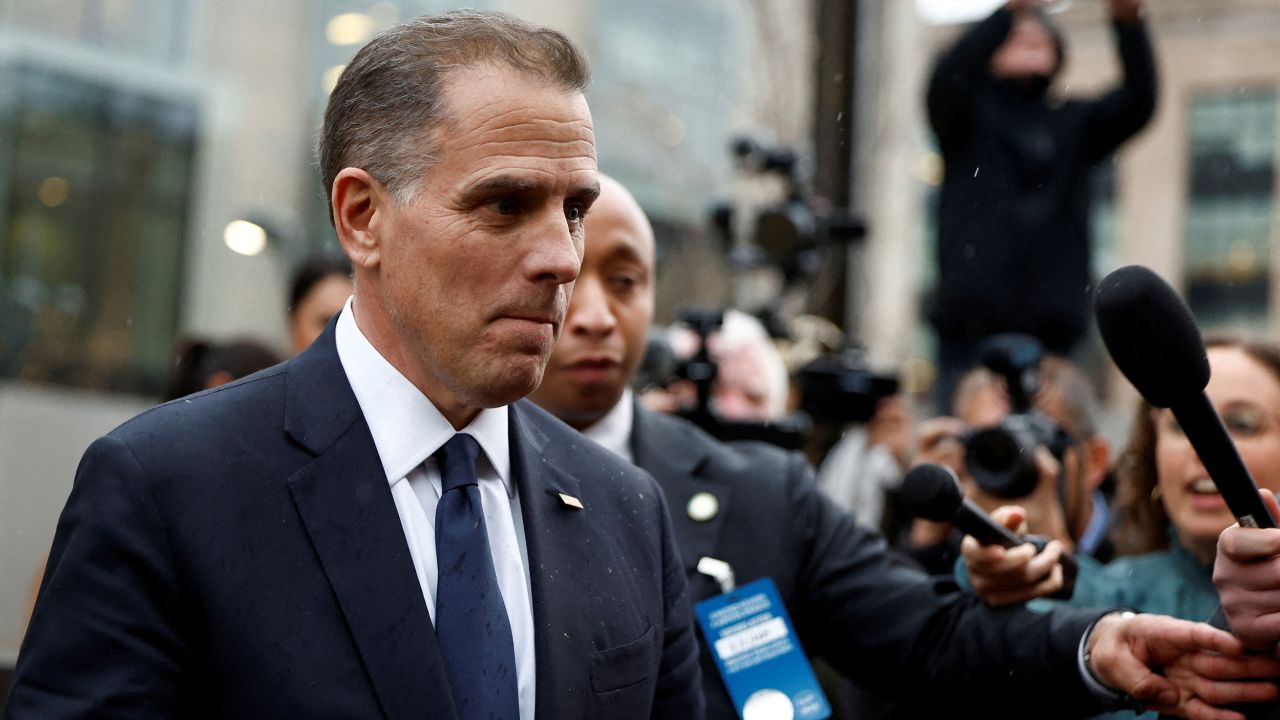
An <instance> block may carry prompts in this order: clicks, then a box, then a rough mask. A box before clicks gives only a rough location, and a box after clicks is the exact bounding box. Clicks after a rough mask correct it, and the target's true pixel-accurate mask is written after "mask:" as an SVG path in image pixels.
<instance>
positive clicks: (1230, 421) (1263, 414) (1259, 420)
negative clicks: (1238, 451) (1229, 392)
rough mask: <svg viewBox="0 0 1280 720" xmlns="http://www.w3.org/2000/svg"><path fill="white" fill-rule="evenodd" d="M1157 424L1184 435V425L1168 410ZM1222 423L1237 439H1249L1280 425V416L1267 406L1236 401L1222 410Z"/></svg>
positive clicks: (1158, 419) (1163, 412)
mask: <svg viewBox="0 0 1280 720" xmlns="http://www.w3.org/2000/svg"><path fill="white" fill-rule="evenodd" d="M1159 412H1160V415H1159V417H1158V418H1157V426H1158V427H1162V428H1164V429H1165V430H1167V431H1168V432H1170V433H1172V434H1175V435H1177V436H1179V437H1181V436H1183V432H1182V426H1181V425H1179V424H1178V420H1177V418H1175V417H1174V416H1173V413H1172V412H1170V411H1168V410H1161V411H1159ZM1221 415H1222V424H1223V425H1224V426H1226V428H1227V432H1228V433H1230V434H1231V437H1233V438H1235V439H1236V440H1247V439H1251V438H1256V437H1258V436H1261V435H1265V434H1266V433H1268V432H1271V431H1273V430H1275V429H1276V428H1277V427H1280V416H1278V415H1277V414H1276V413H1275V412H1272V411H1269V410H1267V409H1266V408H1262V407H1259V406H1257V405H1253V404H1251V403H1246V402H1234V403H1231V404H1229V405H1227V406H1226V407H1225V408H1222V410H1221Z"/></svg>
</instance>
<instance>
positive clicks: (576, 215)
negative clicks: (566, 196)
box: [564, 205, 587, 223]
mask: <svg viewBox="0 0 1280 720" xmlns="http://www.w3.org/2000/svg"><path fill="white" fill-rule="evenodd" d="M586 215H587V211H586V210H584V209H582V206H581V205H567V206H565V209H564V216H565V217H566V218H568V220H569V222H571V223H580V222H582V219H583V218H584V217H586Z"/></svg>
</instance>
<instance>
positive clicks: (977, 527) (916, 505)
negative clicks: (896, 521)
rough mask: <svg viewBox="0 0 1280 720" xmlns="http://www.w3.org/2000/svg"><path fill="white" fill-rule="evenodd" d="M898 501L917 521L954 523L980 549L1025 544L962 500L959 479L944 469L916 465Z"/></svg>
mask: <svg viewBox="0 0 1280 720" xmlns="http://www.w3.org/2000/svg"><path fill="white" fill-rule="evenodd" d="M902 501H903V502H904V503H906V506H907V511H908V512H910V513H911V514H912V515H914V516H916V517H918V518H924V519H925V520H932V521H934V522H949V523H954V524H955V526H956V527H958V528H960V529H961V530H963V531H964V533H965V534H966V535H972V536H973V537H974V539H975V540H977V541H978V542H980V543H982V544H983V545H999V546H1001V547H1007V548H1011V547H1017V546H1019V545H1022V544H1023V543H1025V542H1026V540H1023V539H1022V538H1021V537H1019V536H1018V535H1016V534H1014V533H1013V532H1012V531H1011V530H1009V528H1007V527H1005V526H1003V525H1001V524H1000V523H998V522H996V521H995V520H993V519H992V518H991V516H990V515H988V514H987V513H986V511H985V510H983V509H982V508H980V507H978V506H977V505H976V504H974V502H973V501H972V500H970V499H969V498H967V497H965V496H964V492H963V491H962V490H961V489H960V479H959V478H957V477H956V474H955V471H953V470H952V469H951V468H949V467H947V466H945V465H937V464H934V463H925V464H923V465H917V466H915V467H913V468H911V470H910V471H909V472H908V473H907V476H906V477H904V478H903V479H902Z"/></svg>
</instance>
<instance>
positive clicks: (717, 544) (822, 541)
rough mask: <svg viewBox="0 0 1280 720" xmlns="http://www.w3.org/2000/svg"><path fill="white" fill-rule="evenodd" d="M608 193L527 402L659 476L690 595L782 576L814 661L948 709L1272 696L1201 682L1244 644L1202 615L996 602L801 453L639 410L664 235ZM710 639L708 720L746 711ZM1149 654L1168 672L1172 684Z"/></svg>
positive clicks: (627, 200) (965, 712) (1189, 708)
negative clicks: (821, 486) (656, 242)
mask: <svg viewBox="0 0 1280 720" xmlns="http://www.w3.org/2000/svg"><path fill="white" fill-rule="evenodd" d="M601 190H602V193H601V197H600V199H599V200H598V201H597V203H596V204H595V206H593V209H592V211H591V214H590V215H589V216H588V218H587V241H586V249H585V254H584V256H583V266H582V270H581V273H580V274H579V277H578V281H577V283H576V286H575V289H574V294H573V300H572V302H571V304H570V307H569V315H568V318H567V320H566V326H565V327H566V331H565V333H564V335H563V336H562V337H561V338H560V341H559V343H558V344H557V346H556V349H555V352H554V353H553V354H552V357H551V361H550V363H549V364H548V366H547V371H546V374H545V376H544V378H543V383H542V385H541V386H540V387H539V388H538V390H537V391H536V392H534V394H533V395H531V396H530V397H531V398H532V399H533V400H534V401H535V402H537V403H538V404H540V405H542V406H543V407H545V408H547V409H548V410H550V411H551V412H552V413H554V414H555V415H557V416H559V417H560V418H562V419H564V420H565V421H566V422H568V423H569V424H570V425H573V426H574V427H577V428H579V429H581V430H582V431H583V432H584V433H585V434H586V435H587V436H588V437H590V438H592V439H594V440H596V441H597V442H599V443H600V444H602V445H604V446H605V447H607V448H609V449H610V450H612V451H613V452H614V453H616V454H618V455H620V456H622V457H625V458H627V459H629V460H631V461H633V462H635V463H636V464H638V465H639V466H640V467H641V468H643V469H645V470H647V471H648V472H650V473H652V474H653V476H654V477H655V478H656V479H657V480H658V482H659V484H660V485H661V486H662V489H663V491H664V492H665V493H666V495H667V499H668V502H669V503H670V507H671V510H672V513H673V522H674V524H675V528H676V536H677V541H678V545H679V547H680V556H681V558H682V559H683V560H684V565H685V570H686V572H687V573H688V576H689V580H690V583H691V587H692V588H693V594H694V597H695V598H697V599H705V598H708V597H711V596H713V595H717V594H719V593H720V592H721V588H720V586H719V584H718V583H717V582H715V581H713V580H712V578H711V577H708V576H707V575H706V574H704V572H703V571H705V570H707V569H708V568H711V569H712V572H713V574H716V573H715V569H716V568H717V563H716V561H719V563H720V564H719V566H718V567H719V568H720V570H721V571H723V569H724V564H727V565H728V566H729V568H731V570H732V573H733V575H734V576H735V578H736V580H737V582H738V583H739V584H744V583H747V582H749V581H752V580H755V579H757V578H761V577H771V578H772V579H773V581H774V582H775V584H776V585H777V587H778V591H779V594H780V595H781V599H782V601H783V603H784V604H785V605H786V608H787V610H788V611H789V612H790V614H791V617H792V619H793V620H794V622H795V626H796V632H797V634H798V635H799V639H800V642H801V644H802V645H803V647H804V649H805V650H806V651H807V652H808V653H809V654H811V655H814V656H820V657H822V658H824V659H825V660H827V661H828V662H829V663H831V664H832V665H833V666H834V667H836V668H837V669H839V670H840V671H842V672H843V673H845V674H846V675H847V676H848V677H850V678H851V679H854V680H855V681H857V682H859V683H861V684H864V685H865V686H866V687H868V688H872V689H874V690H876V691H877V692H882V693H884V694H886V695H888V696H891V697H897V698H905V697H912V698H915V699H919V698H921V697H927V698H930V699H932V700H933V701H934V706H935V707H938V708H945V711H946V713H948V714H950V715H952V716H965V717H984V718H985V717H1071V716H1086V715H1091V714H1094V713H1096V712H1098V711H1100V710H1102V709H1104V708H1106V707H1107V706H1108V704H1113V703H1115V702H1117V701H1118V695H1119V693H1116V692H1114V691H1119V692H1120V693H1128V694H1129V695H1132V696H1134V697H1138V698H1141V699H1142V700H1144V701H1146V702H1147V703H1148V704H1149V706H1150V707H1152V708H1159V709H1162V710H1167V711H1172V712H1177V713H1196V712H1207V710H1206V706H1205V703H1204V700H1203V699H1202V698H1201V697H1199V696H1197V694H1196V693H1197V692H1203V693H1211V692H1219V691H1222V692H1232V691H1233V692H1260V693H1264V694H1265V693H1266V692H1269V691H1268V690H1266V689H1259V688H1262V687H1263V686H1257V685H1255V686H1251V687H1249V688H1248V689H1247V690H1241V688H1239V687H1230V688H1227V687H1225V686H1222V685H1217V684H1214V683H1212V682H1210V681H1208V680H1207V679H1204V678H1200V677H1197V676H1198V675H1199V672H1200V671H1199V670H1193V669H1190V668H1192V667H1194V668H1202V667H1203V666H1199V665H1193V663H1194V662H1202V661H1205V660H1206V657H1205V656H1203V655H1200V654H1198V653H1194V652H1193V651H1194V650H1195V649H1196V647H1197V646H1198V645H1201V644H1202V643H1209V644H1213V645H1215V646H1218V647H1230V652H1232V653H1239V652H1241V651H1242V648H1241V647H1239V646H1238V645H1237V644H1235V643H1233V642H1231V641H1229V640H1228V639H1227V638H1226V637H1225V636H1224V635H1222V634H1217V633H1215V632H1213V631H1211V630H1210V629H1209V628H1208V627H1207V626H1204V625H1200V624H1193V623H1184V622H1182V621H1177V620H1173V619H1171V618H1164V617H1159V616H1147V615H1138V616H1136V617H1135V616H1132V614H1124V615H1122V614H1119V613H1110V614H1104V613H1103V612H1102V611H1098V612H1093V611H1084V612H1071V613H1055V614H1052V615H1037V614H1034V613H1030V612H1027V611H1024V610H1011V609H1005V610H992V609H990V608H987V607H986V606H984V605H982V604H981V603H980V602H979V601H977V599H976V598H974V597H972V596H969V595H963V594H961V593H959V592H957V591H956V590H955V589H954V586H951V585H949V584H942V583H935V582H933V581H931V580H930V579H929V578H927V577H926V576H925V575H923V574H922V573H920V572H919V571H918V570H915V569H914V568H912V567H909V566H907V565H906V564H904V563H902V562H899V561H897V560H896V559H895V558H894V557H893V556H892V555H891V554H890V553H889V551H888V550H887V548H886V545H885V543H884V540H883V539H882V538H881V537H880V536H879V535H877V534H875V533H873V532H871V531H869V530H865V529H863V528H861V527H858V526H857V525H855V523H854V520H853V518H852V516H851V515H848V514H846V513H844V512H842V511H841V510H839V509H838V508H836V507H835V506H834V505H833V504H832V503H831V502H830V501H829V500H827V499H826V498H825V496H823V495H822V494H821V493H819V492H818V491H817V489H816V487H815V485H814V482H813V472H812V470H811V469H810V467H809V466H808V464H807V462H805V460H804V459H803V457H801V456H800V455H798V454H794V453H790V454H789V453H784V452H782V451H781V450H778V449H776V448H773V447H769V446H765V445H760V444H752V445H745V444H734V445H732V446H730V445H726V444H723V443H720V442H717V441H716V440H713V439H712V438H711V437H709V436H708V435H706V434H705V433H703V432H702V431H701V430H700V429H698V428H697V427H695V426H693V425H692V424H690V423H687V422H685V421H683V420H680V419H676V418H672V417H668V416H664V415H658V414H655V413H652V412H650V411H648V410H646V409H644V408H643V407H642V406H641V405H639V404H638V403H636V402H635V401H634V400H633V398H632V395H631V392H630V391H629V390H628V389H627V383H628V381H629V380H630V378H631V375H632V374H633V373H634V372H635V370H636V367H637V366H638V365H639V362H640V359H641V356H642V354H643V352H644V344H645V335H646V332H647V330H648V328H649V324H650V321H651V319H652V315H653V282H654V277H653V274H654V246H653V231H652V229H651V227H650V225H649V222H648V220H647V219H646V217H645V215H644V212H643V211H642V210H641V209H640V207H639V205H638V204H637V203H636V201H635V200H634V198H632V197H631V195H630V194H629V193H628V192H627V190H626V189H625V188H623V187H622V186H621V185H620V184H618V183H617V182H616V181H613V180H612V179H610V178H607V177H602V178H601ZM706 558H710V559H711V560H712V562H711V563H707V562H705V559H706ZM1089 628H1092V630H1091V632H1089V635H1088V636H1087V638H1086V640H1085V641H1082V637H1084V636H1085V633H1086V631H1087V630H1089ZM701 644H702V671H703V678H702V681H703V687H704V689H705V692H706V697H707V713H708V717H710V718H723V719H726V720H728V719H729V718H735V717H736V716H737V714H736V711H735V708H734V706H733V703H732V701H731V700H730V698H729V696H728V693H727V691H726V689H725V686H724V684H723V683H722V681H721V679H720V677H719V674H718V670H717V669H716V667H715V665H714V661H713V660H712V657H711V654H710V652H709V650H708V648H707V647H706V643H705V642H704V643H701ZM1192 658H1195V660H1194V661H1193V660H1192ZM1212 662H1215V663H1216V662H1222V663H1226V664H1228V665H1229V664H1230V663H1232V662H1235V661H1234V660H1232V659H1229V658H1225V657H1219V658H1213V659H1212ZM1148 664H1151V665H1152V666H1159V667H1163V668H1164V670H1165V675H1166V677H1161V676H1159V675H1156V674H1153V673H1152V672H1151V671H1150V670H1149V669H1148V667H1147V665H1148ZM1272 667H1275V668H1277V669H1280V666H1277V665H1275V663H1273V662H1271V661H1267V660H1260V659H1257V660H1248V661H1241V662H1240V663H1239V664H1238V665H1234V666H1231V667H1226V666H1225V665H1223V666H1220V667H1219V668H1218V669H1219V670H1221V671H1222V672H1221V673H1219V675H1220V676H1226V675H1228V674H1230V673H1231V672H1237V673H1239V674H1238V675H1237V677H1248V676H1250V675H1249V673H1250V672H1257V671H1259V670H1263V671H1266V670H1267V669H1269V668H1272ZM1171 669H1173V670H1172V672H1171V671H1170V670H1171ZM1175 684H1176V687H1175ZM1212 699H1214V700H1216V701H1219V702H1221V701H1222V700H1223V699H1224V696H1213V698H1212ZM930 716H931V717H932V716H934V715H930ZM1199 716H1200V717H1211V716H1210V715H1206V714H1202V715H1199Z"/></svg>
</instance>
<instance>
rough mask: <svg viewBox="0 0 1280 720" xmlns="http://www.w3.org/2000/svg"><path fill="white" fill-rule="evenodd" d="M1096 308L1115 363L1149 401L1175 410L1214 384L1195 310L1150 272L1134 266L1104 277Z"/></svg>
mask: <svg viewBox="0 0 1280 720" xmlns="http://www.w3.org/2000/svg"><path fill="white" fill-rule="evenodd" d="M1094 307H1095V309H1096V310H1097V314H1098V330H1099V331H1100V332H1101V333H1102V340H1103V342H1104V343H1106V346H1107V351H1108V352H1109V353H1111V359H1112V360H1114V361H1115V363H1116V366H1117V367H1119V368H1120V372H1122V373H1124V376H1125V377H1126V378H1128V379H1129V382H1131V383H1133V386H1134V387H1135V388H1137V389H1138V392H1140V393H1142V397H1144V398H1146V399H1147V402H1149V403H1151V404H1152V405H1155V406H1156V407H1169V406H1171V405H1174V404H1176V403H1178V402H1179V401H1182V400H1186V399H1188V398H1192V397H1194V396H1196V395H1197V394H1199V393H1200V392H1202V391H1203V390H1204V388H1205V386H1206V385H1208V384H1209V357H1208V355H1206V354H1205V349H1204V339H1203V338H1201V337H1200V329H1199V328H1198V327H1196V321H1195V319H1194V318H1193V317H1192V316H1191V310H1190V308H1188V307H1187V304H1186V303H1185V302H1183V301H1182V298H1181V297H1179V296H1178V293H1177V292H1176V291H1174V289H1173V288H1172V287H1170V286H1169V284H1168V283H1166V282H1165V281H1164V280H1162V279H1160V276H1159V275H1156V274H1155V273H1154V272H1152V271H1151V270H1150V269H1149V268H1145V267H1142V266H1141V265H1130V266H1128V267H1122V268H1120V269H1119V270H1116V271H1115V272H1113V273H1111V274H1110V275H1108V276H1106V277H1105V278H1103V279H1102V282H1101V283H1099V284H1098V292H1097V295H1096V296H1095V298H1094Z"/></svg>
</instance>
